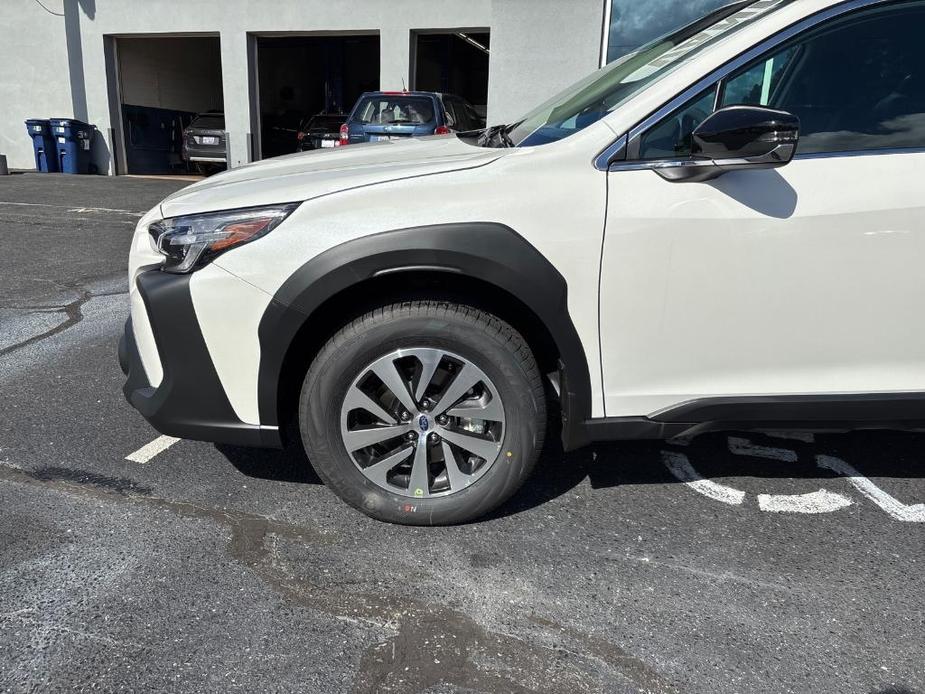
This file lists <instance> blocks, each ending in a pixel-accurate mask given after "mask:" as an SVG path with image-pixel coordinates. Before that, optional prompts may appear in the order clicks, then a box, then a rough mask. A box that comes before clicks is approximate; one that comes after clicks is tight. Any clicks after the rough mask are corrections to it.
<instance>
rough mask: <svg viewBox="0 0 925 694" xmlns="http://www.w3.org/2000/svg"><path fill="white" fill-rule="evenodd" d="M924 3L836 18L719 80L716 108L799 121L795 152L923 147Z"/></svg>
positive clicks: (910, 3) (924, 95) (924, 121)
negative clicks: (759, 109)
mask: <svg viewBox="0 0 925 694" xmlns="http://www.w3.org/2000/svg"><path fill="white" fill-rule="evenodd" d="M923 36H925V3H923V2H921V1H916V2H904V3H899V4H895V3H894V4H891V5H888V6H886V7H878V8H874V9H869V10H865V11H863V12H860V13H857V14H856V15H854V16H852V17H849V18H846V19H842V20H835V21H833V22H832V23H831V25H829V26H827V27H823V28H821V29H818V30H816V31H814V32H812V33H811V34H810V35H808V36H806V37H804V38H802V39H798V40H797V41H796V42H795V43H794V44H792V45H790V46H789V47H785V48H783V49H781V50H778V51H777V52H776V53H775V54H773V55H771V56H770V57H767V58H763V59H761V61H759V62H758V63H755V64H753V65H752V66H749V67H746V68H745V69H744V70H742V71H740V72H739V73H738V74H736V75H733V76H732V77H730V78H729V79H728V80H727V81H726V86H725V89H724V92H723V95H722V98H721V100H720V105H722V106H729V105H732V104H741V103H748V104H761V105H766V106H770V107H771V108H779V109H782V110H784V111H790V112H791V113H793V114H795V115H796V116H798V117H799V118H800V144H799V147H798V153H802V154H807V153H814V152H847V151H858V150H871V149H891V148H903V147H925V49H923V47H922V37H923Z"/></svg>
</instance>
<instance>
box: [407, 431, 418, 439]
mask: <svg viewBox="0 0 925 694" xmlns="http://www.w3.org/2000/svg"><path fill="white" fill-rule="evenodd" d="M417 437H418V435H417V433H416V432H413V431H409V432H408V433H407V434H405V438H406V439H408V440H409V441H414V440H415V439H416V438H417Z"/></svg>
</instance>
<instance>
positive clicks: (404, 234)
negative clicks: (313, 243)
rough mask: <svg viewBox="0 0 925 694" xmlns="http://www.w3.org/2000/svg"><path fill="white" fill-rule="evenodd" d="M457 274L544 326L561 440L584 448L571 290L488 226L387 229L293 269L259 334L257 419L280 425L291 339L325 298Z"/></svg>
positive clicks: (582, 375) (583, 397)
mask: <svg viewBox="0 0 925 694" xmlns="http://www.w3.org/2000/svg"><path fill="white" fill-rule="evenodd" d="M422 270H426V271H428V272H447V273H461V274H464V275H466V276H468V277H471V278H474V279H477V280H480V281H482V282H484V283H487V284H489V285H492V286H495V287H498V288H499V289H501V290H504V291H505V292H507V293H508V294H510V295H512V296H514V297H515V298H517V299H518V300H519V301H520V302H522V303H523V304H524V305H525V306H526V307H527V308H528V309H529V310H531V311H532V312H533V313H534V314H535V316H536V317H537V318H538V319H539V321H540V322H541V323H542V324H543V325H544V326H545V328H546V330H547V331H548V333H549V335H550V336H551V338H552V340H553V342H554V345H555V348H556V350H557V352H558V354H559V362H560V363H559V368H560V372H561V373H560V377H561V380H560V387H561V396H562V416H563V429H562V435H563V440H564V441H566V442H569V441H571V442H574V443H576V444H580V443H582V442H583V441H582V439H583V438H584V436H583V428H584V423H585V421H586V420H587V419H588V418H589V417H590V414H591V377H590V370H589V368H588V362H587V358H586V356H585V352H584V347H583V346H582V343H581V339H580V338H579V336H578V332H577V330H576V329H575V326H574V324H573V323H572V320H571V318H570V316H569V312H568V285H567V283H566V281H565V278H564V277H563V276H562V275H561V274H560V273H559V271H558V270H556V268H555V267H554V266H553V265H552V263H550V262H549V260H548V259H547V258H546V257H545V256H543V255H542V254H541V253H540V252H539V251H538V250H537V249H536V248H534V247H533V246H532V245H531V244H530V243H529V242H528V241H526V240H525V239H524V238H523V237H521V236H520V235H519V234H517V233H516V232H515V231H514V230H513V229H511V228H510V227H507V226H505V225H502V224H497V223H490V222H469V223H456V224H439V225H432V226H423V227H412V228H406V229H398V230H394V231H386V232H382V233H379V234H374V235H370V236H365V237H362V238H358V239H355V240H352V241H348V242H345V243H343V244H340V245H338V246H335V247H333V248H331V249H329V250H327V251H325V252H323V253H321V254H319V255H318V256H316V257H314V258H312V259H311V260H310V261H308V262H307V263H305V264H304V265H302V266H301V267H300V268H299V269H298V270H296V271H295V272H294V273H293V274H292V275H291V276H290V277H289V278H288V279H287V280H286V282H284V283H283V285H282V286H281V287H280V288H279V290H278V291H277V292H276V294H275V295H274V297H273V300H272V301H271V302H270V305H269V306H268V308H267V310H266V312H265V313H264V316H263V318H262V319H261V321H260V326H259V329H258V335H259V341H260V355H261V356H260V372H259V383H258V403H259V408H260V421H261V422H262V423H263V424H265V425H267V424H268V425H277V424H279V423H280V422H279V398H280V392H279V390H280V389H279V386H280V376H281V374H282V370H283V365H284V362H285V360H286V357H287V354H288V352H289V349H290V346H291V345H292V344H293V341H294V340H295V338H296V335H297V334H298V333H299V331H300V330H301V329H302V327H303V326H304V325H306V322H307V321H311V320H312V316H313V315H314V314H315V313H316V312H317V311H318V310H319V309H320V308H321V307H322V306H323V305H324V304H325V303H326V302H327V301H328V300H330V299H332V298H333V297H335V296H337V295H338V294H339V293H341V292H343V291H345V290H348V289H349V288H350V287H352V286H355V285H357V284H358V283H360V282H363V281H365V280H369V279H373V278H376V277H378V276H382V275H383V274H387V273H393V272H415V271H422Z"/></svg>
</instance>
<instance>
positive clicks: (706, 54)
mask: <svg viewBox="0 0 925 694" xmlns="http://www.w3.org/2000/svg"><path fill="white" fill-rule="evenodd" d="M923 37H925V0H892V1H886V0H851V1H843V2H836V1H834V0H756V1H754V2H749V1H744V2H737V3H734V4H732V5H729V6H728V7H725V8H723V9H721V10H719V11H717V12H715V13H713V14H711V15H710V16H708V17H705V18H704V19H702V20H700V21H698V22H696V23H694V24H692V25H690V26H688V27H685V28H684V29H682V30H680V31H678V32H676V33H674V34H671V35H669V36H665V37H664V38H661V39H658V40H656V41H654V42H652V43H650V44H648V45H646V46H644V47H642V48H640V49H639V50H638V51H636V52H635V53H633V54H631V55H629V56H627V57H625V58H623V59H622V60H620V61H618V62H616V63H613V64H611V65H609V66H608V67H606V68H604V69H602V70H600V71H598V72H596V73H594V74H593V75H591V76H589V77H588V78H587V79H585V80H583V81H581V82H579V83H578V84H576V85H575V86H574V87H572V88H570V89H568V90H566V91H565V92H563V93H562V94H560V95H559V96H557V97H555V98H553V99H551V100H550V101H548V102H546V103H545V104H543V105H542V106H540V107H539V108H537V109H535V110H534V111H532V112H530V113H528V114H527V115H526V116H524V117H523V118H522V119H520V120H519V121H518V122H516V123H513V124H511V125H506V126H495V127H492V128H488V129H487V130H484V131H480V132H477V133H460V134H451V135H444V136H437V137H428V138H423V139H414V140H412V139H408V140H405V141H389V142H380V143H376V144H369V145H357V146H348V147H342V148H338V149H334V150H323V151H316V152H309V153H304V154H296V155H292V156H286V157H281V158H279V159H273V160H269V161H264V162H261V163H258V164H252V165H249V166H244V167H241V168H238V169H234V170H232V171H228V172H226V173H223V174H221V175H218V176H214V177H213V178H210V179H208V180H206V181H202V182H201V183H197V184H195V185H193V186H190V187H189V188H186V189H184V190H182V191H180V192H178V193H176V194H175V195H172V196H171V197H169V198H167V199H166V200H164V201H163V202H162V203H161V204H160V205H158V206H157V207H155V208H154V209H153V210H151V212H150V213H148V214H147V215H146V216H145V217H144V218H143V219H142V220H141V222H140V223H139V225H138V229H137V231H136V234H135V238H134V241H133V246H132V252H131V265H130V280H131V302H132V314H131V320H130V321H129V323H128V324H127V327H126V331H125V337H124V338H123V341H122V344H121V345H120V360H121V362H122V366H123V369H124V370H125V372H126V373H127V375H128V381H127V383H126V385H125V393H126V396H127V397H128V400H129V402H131V404H132V405H133V406H134V407H136V408H137V409H138V410H139V411H140V412H141V413H142V414H143V415H144V416H145V417H146V418H147V419H148V420H149V421H150V422H151V423H152V424H153V425H154V426H155V427H156V428H157V429H159V430H160V431H162V432H164V433H167V434H172V435H175V436H180V437H187V438H193V439H203V440H209V441H216V442H225V443H230V444H240V445H255V446H269V447H273V446H277V447H278V446H281V445H284V442H286V441H287V440H288V439H298V438H301V441H302V442H303V443H304V446H305V448H306V450H307V453H308V456H309V459H310V460H311V462H312V463H313V465H314V466H315V468H316V470H317V472H318V474H319V475H320V476H321V477H322V478H323V480H324V481H325V482H326V483H327V484H328V485H329V486H330V487H331V489H332V490H333V491H334V492H335V493H337V494H338V495H339V496H340V497H341V498H343V499H344V500H345V501H346V502H348V503H349V504H352V505H353V506H355V507H356V508H358V509H360V510H362V511H363V512H365V513H367V514H369V515H371V516H374V517H376V518H380V519H383V520H387V521H393V522H400V523H416V524H443V523H456V522H462V521H467V520H470V519H473V518H475V517H478V516H480V515H482V514H485V513H486V512H488V511H489V510H491V509H492V508H494V507H496V506H497V505H498V504H500V503H501V502H502V501H504V500H505V499H507V498H508V497H509V496H510V495H511V494H512V493H513V492H514V491H515V490H516V489H517V488H518V487H519V485H520V484H521V483H522V482H523V481H524V479H525V478H526V477H527V475H528V474H529V473H530V470H531V468H532V466H533V464H534V461H535V460H536V458H537V455H538V453H539V450H540V448H541V446H542V445H543V439H544V434H545V429H546V424H547V420H546V408H547V398H556V399H557V400H558V408H559V409H560V410H561V413H562V440H563V445H564V446H565V448H566V449H571V448H574V447H577V446H581V445H584V444H586V443H587V442H589V441H593V440H619V439H634V438H660V437H671V436H677V435H681V434H685V433H688V434H689V433H695V432H700V431H706V430H711V429H718V428H731V427H734V428H737V429H742V428H754V429H760V428H780V427H783V426H786V427H800V428H806V429H815V430H836V429H837V430H843V429H851V428H863V427H895V428H907V429H912V428H919V427H921V426H922V425H923V423H925V329H923V328H922V327H920V326H919V323H918V320H919V318H921V317H922V315H923V314H925V270H923V268H925V42H923ZM920 309H922V310H920ZM547 385H548V386H549V387H547Z"/></svg>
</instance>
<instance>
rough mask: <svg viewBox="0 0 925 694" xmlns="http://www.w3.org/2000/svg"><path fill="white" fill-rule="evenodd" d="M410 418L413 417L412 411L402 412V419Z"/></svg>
mask: <svg viewBox="0 0 925 694" xmlns="http://www.w3.org/2000/svg"><path fill="white" fill-rule="evenodd" d="M409 419H411V413H410V412H402V413H401V421H403V422H407V421H408V420H409Z"/></svg>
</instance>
